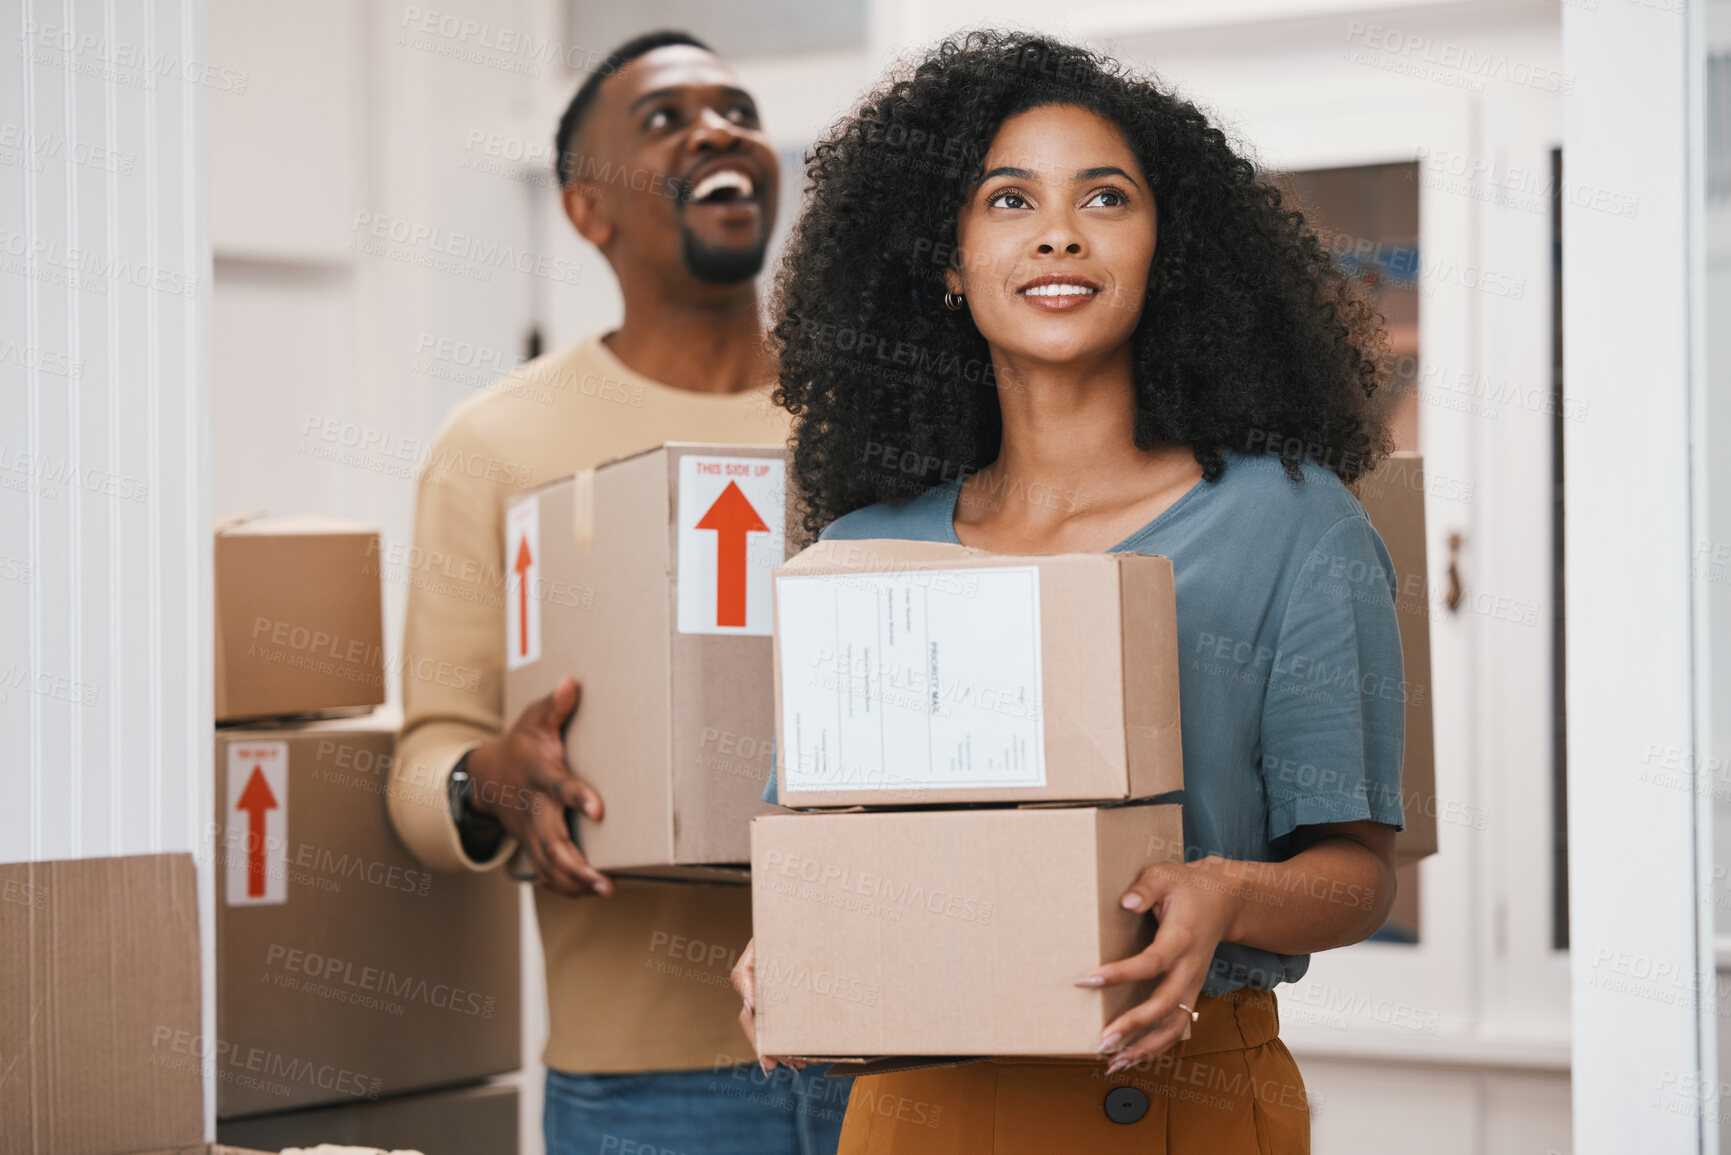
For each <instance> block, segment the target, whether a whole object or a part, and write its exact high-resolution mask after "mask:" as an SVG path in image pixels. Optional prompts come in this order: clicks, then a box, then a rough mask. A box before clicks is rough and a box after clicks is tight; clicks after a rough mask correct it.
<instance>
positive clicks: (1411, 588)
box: [1357, 453, 1443, 866]
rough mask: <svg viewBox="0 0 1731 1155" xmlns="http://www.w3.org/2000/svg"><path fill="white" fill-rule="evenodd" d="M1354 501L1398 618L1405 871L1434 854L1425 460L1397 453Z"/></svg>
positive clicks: (1398, 845) (1400, 853)
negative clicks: (1390, 566) (1385, 563)
mask: <svg viewBox="0 0 1731 1155" xmlns="http://www.w3.org/2000/svg"><path fill="white" fill-rule="evenodd" d="M1357 492H1358V500H1359V502H1360V503H1361V504H1362V505H1363V506H1364V511H1365V513H1367V514H1369V515H1370V523H1371V525H1373V526H1375V527H1376V532H1377V533H1378V534H1379V535H1381V537H1382V543H1383V545H1385V546H1387V547H1388V554H1389V559H1390V560H1391V561H1393V562H1394V572H1395V584H1396V589H1397V593H1396V597H1395V606H1394V608H1395V611H1396V613H1397V614H1398V615H1399V617H1400V648H1401V655H1402V662H1403V665H1404V666H1405V669H1404V671H1403V672H1402V680H1403V683H1404V685H1403V689H1404V691H1405V696H1406V760H1405V764H1404V766H1403V767H1402V772H1401V788H1400V792H1401V804H1402V807H1403V809H1404V810H1405V812H1406V829H1405V830H1403V831H1401V833H1400V835H1399V837H1397V838H1396V839H1395V844H1394V850H1395V860H1396V862H1397V863H1399V864H1400V865H1402V866H1404V865H1406V864H1407V863H1411V862H1417V861H1418V860H1419V859H1421V858H1424V857H1426V856H1427V855H1432V854H1435V853H1436V851H1437V830H1436V822H1437V814H1438V812H1439V811H1440V810H1442V809H1443V806H1442V805H1441V804H1440V803H1439V801H1438V799H1437V792H1436V745H1435V729H1434V723H1433V721H1432V718H1431V668H1430V616H1431V604H1430V583H1429V582H1428V581H1427V580H1426V575H1427V574H1428V573H1429V570H1428V569H1427V568H1426V559H1425V521H1424V495H1425V476H1424V458H1423V457H1422V456H1420V455H1419V454H1417V453H1396V454H1394V455H1392V456H1391V457H1389V459H1388V460H1387V461H1385V462H1384V463H1383V464H1382V466H1381V467H1380V468H1379V469H1377V471H1376V472H1375V473H1372V474H1370V475H1369V476H1368V477H1365V478H1362V479H1360V481H1359V483H1358V487H1357Z"/></svg>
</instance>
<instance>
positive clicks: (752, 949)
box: [728, 939, 805, 1074]
mask: <svg viewBox="0 0 1731 1155" xmlns="http://www.w3.org/2000/svg"><path fill="white" fill-rule="evenodd" d="M728 977H729V979H730V980H731V981H732V982H733V989H734V990H735V991H738V992H739V997H740V1000H741V1001H742V1002H743V1003H744V1004H745V1005H744V1006H743V1007H741V1008H740V1010H739V1026H740V1029H741V1030H743V1031H744V1032H745V1037H746V1038H747V1039H749V1040H750V1041H751V1049H752V1051H753V1052H754V1053H755V1052H756V1051H757V1007H756V1005H755V1004H754V1003H753V1002H752V999H753V998H755V997H756V995H755V987H756V983H757V940H756V939H752V940H751V941H750V942H748V943H746V944H745V949H744V950H743V951H741V952H740V954H739V961H738V962H736V963H734V964H733V973H732V974H731V975H729V976H728ZM757 1062H758V1065H759V1066H761V1067H762V1068H763V1070H764V1073H765V1074H768V1073H769V1072H771V1071H773V1070H775V1069H776V1068H777V1067H778V1066H780V1065H781V1064H782V1063H783V1062H785V1063H786V1064H787V1065H788V1066H790V1067H792V1068H793V1069H794V1070H796V1071H799V1070H803V1069H804V1068H805V1064H804V1063H802V1062H801V1061H800V1060H798V1059H772V1058H770V1057H769V1056H768V1055H758V1056H757Z"/></svg>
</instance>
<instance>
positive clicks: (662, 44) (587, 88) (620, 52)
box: [553, 28, 715, 188]
mask: <svg viewBox="0 0 1731 1155" xmlns="http://www.w3.org/2000/svg"><path fill="white" fill-rule="evenodd" d="M674 44H688V45H690V46H691V47H693V48H701V49H703V50H704V51H705V52H714V51H715V49H713V48H711V47H710V46H709V45H707V44H705V43H704V42H703V41H701V40H699V39H698V38H697V37H695V36H693V35H692V34H691V33H689V32H680V31H677V30H674V29H670V28H664V29H662V30H661V31H659V32H645V33H644V34H643V35H641V36H634V37H632V38H631V39H630V40H627V41H626V42H625V43H623V44H621V45H620V46H619V47H617V48H615V49H614V50H613V51H612V52H609V53H608V54H607V59H606V62H605V63H603V64H602V65H601V66H600V67H599V68H596V69H594V70H593V71H591V72H590V73H589V78H588V79H587V80H585V81H584V82H583V84H582V87H580V88H578V89H577V95H576V96H573V97H572V98H571V103H570V104H568V105H566V106H565V115H564V116H561V117H560V118H559V131H558V132H556V133H554V134H553V157H554V160H553V171H554V172H555V173H556V174H557V175H558V177H559V187H560V188H564V187H565V186H566V185H567V184H569V183H571V160H572V157H571V142H572V141H573V140H575V139H576V137H577V130H578V129H579V128H581V127H582V125H583V118H584V117H585V116H587V115H588V114H589V108H590V106H591V105H593V104H594V103H595V97H596V94H597V93H599V92H600V91H601V82H602V81H604V80H606V79H607V78H608V77H609V76H612V75H613V74H614V73H615V72H618V71H619V70H620V69H621V68H624V67H625V66H626V65H627V64H630V63H631V62H632V61H633V60H636V59H637V58H638V57H639V56H643V55H645V54H646V53H650V52H653V51H655V50H656V49H657V48H666V47H668V46H669V45H674Z"/></svg>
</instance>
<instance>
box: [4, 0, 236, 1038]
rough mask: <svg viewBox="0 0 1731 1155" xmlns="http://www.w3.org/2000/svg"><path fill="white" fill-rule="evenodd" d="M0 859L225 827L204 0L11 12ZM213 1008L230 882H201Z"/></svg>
mask: <svg viewBox="0 0 1731 1155" xmlns="http://www.w3.org/2000/svg"><path fill="white" fill-rule="evenodd" d="M0 26H4V28H5V29H6V35H7V37H8V39H9V41H10V44H9V47H8V49H7V51H8V53H9V54H10V58H11V59H12V60H17V61H18V63H17V64H16V65H14V64H12V63H10V61H9V63H8V64H7V66H6V69H5V72H4V77H3V82H0V740H3V742H4V746H5V748H6V751H7V757H6V759H5V763H4V767H3V768H0V795H3V796H4V797H5V799H6V802H5V805H3V806H0V861H18V860H26V859H28V860H41V859H62V858H81V857H93V856H103V855H116V854H143V853H157V852H165V851H190V850H194V849H195V848H196V847H197V845H198V840H199V838H200V837H201V832H202V831H203V829H204V827H205V826H206V825H207V823H208V821H209V814H210V806H211V802H210V798H209V787H208V785H207V783H208V782H209V779H210V759H211V752H210V751H211V745H210V725H211V706H210V696H211V674H210V669H211V658H210V655H211V631H210V520H209V518H210V514H209V473H208V457H207V449H206V441H205V436H206V431H207V428H208V417H207V406H208V400H209V388H208V383H209V370H208V363H207V360H206V341H207V339H208V333H209V310H210V296H211V284H210V277H211V274H210V248H209V233H208V225H207V221H206V207H207V204H208V200H207V196H206V187H205V180H206V173H205V169H204V162H205V152H204V146H205V141H206V109H207V107H208V106H210V105H214V104H219V103H221V102H223V101H227V100H239V99H243V97H242V96H241V94H240V92H239V91H238V90H239V89H241V88H244V84H245V78H244V77H242V76H238V75H237V74H235V73H234V72H232V71H223V69H225V68H227V67H228V65H227V64H226V62H224V61H221V60H220V59H213V58H212V57H211V56H210V54H209V52H208V51H207V46H206V42H205V33H204V5H203V3H202V2H201V0H162V2H160V3H158V4H155V5H153V6H149V7H139V6H134V5H116V4H105V3H100V2H96V0H78V2H74V3H65V4H58V3H57V4H48V3H23V4H21V3H18V2H16V0H13V2H9V3H7V4H5V5H4V7H0ZM199 909H200V920H201V922H202V924H203V926H204V928H205V931H206V934H205V938H204V942H205V944H206V946H205V965H204V973H205V976H206V983H205V989H206V1007H205V1022H206V1023H207V1024H208V1023H209V1022H210V1021H211V1012H212V1010H213V1004H212V1002H211V1000H210V997H209V992H210V982H209V976H210V975H211V973H212V965H211V964H212V960H213V956H212V954H211V948H210V946H209V943H210V937H209V933H208V932H209V929H210V926H211V915H212V913H213V908H212V906H211V886H210V877H209V872H208V870H205V869H201V870H200V873H199Z"/></svg>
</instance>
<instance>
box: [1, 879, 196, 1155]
mask: <svg viewBox="0 0 1731 1155" xmlns="http://www.w3.org/2000/svg"><path fill="white" fill-rule="evenodd" d="M200 1030H201V1028H200V997H199V947H198V891H197V884H196V882H195V880H194V873H193V861H192V856H191V855H188V854H152V855H141V856H135V857H126V858H93V859H81V860H76V861H65V862H39V863H19V864H10V865H5V866H0V1048H4V1051H3V1053H0V1140H3V1141H0V1147H3V1148H4V1149H5V1151H6V1152H7V1153H8V1155H13V1153H16V1155H25V1153H28V1155H120V1153H123V1152H141V1151H153V1150H177V1149H179V1148H183V1147H201V1146H202V1141H203V1138H204V1107H203V1104H204V1082H203V1074H202V1071H201V1068H203V1067H204V1066H206V1065H207V1064H208V1063H209V1062H210V1061H211V1059H210V1056H209V1049H208V1048H206V1047H204V1046H203V1043H204V1042H205V1040H204V1039H203V1038H202V1037H201V1035H200Z"/></svg>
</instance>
